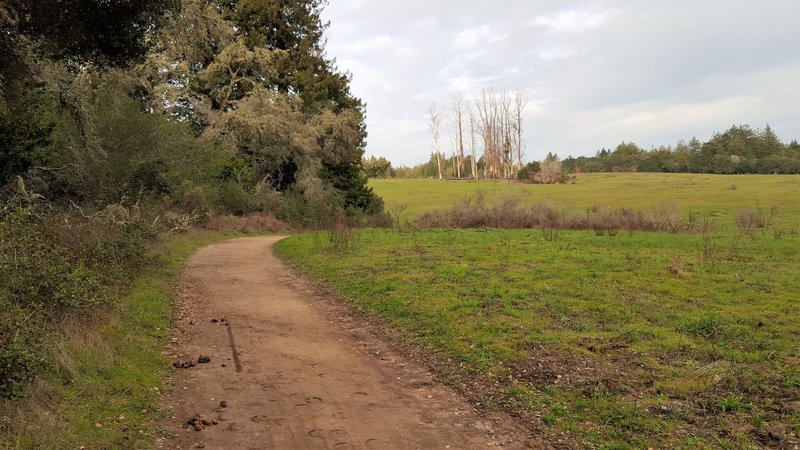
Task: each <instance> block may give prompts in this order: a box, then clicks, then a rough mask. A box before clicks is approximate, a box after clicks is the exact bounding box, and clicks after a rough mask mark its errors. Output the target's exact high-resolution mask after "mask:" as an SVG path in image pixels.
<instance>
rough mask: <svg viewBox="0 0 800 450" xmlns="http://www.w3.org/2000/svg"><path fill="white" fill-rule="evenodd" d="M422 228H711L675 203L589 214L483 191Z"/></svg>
mask: <svg viewBox="0 0 800 450" xmlns="http://www.w3.org/2000/svg"><path fill="white" fill-rule="evenodd" d="M417 225H418V226H420V227H422V228H537V229H571V230H595V232H597V233H598V235H601V234H603V232H606V231H607V232H609V234H610V235H611V234H612V233H613V234H616V231H617V230H628V231H660V232H670V233H678V232H700V231H708V228H710V223H709V222H703V223H698V221H697V220H696V219H695V218H694V217H691V218H687V219H684V218H683V217H682V216H681V214H680V212H679V211H678V209H677V208H675V207H674V206H657V207H654V208H651V209H649V210H644V211H639V210H634V209H629V208H619V209H607V208H601V207H597V206H595V207H592V208H590V209H589V210H588V211H587V212H586V214H581V213H578V212H577V211H567V210H558V209H554V208H552V207H550V206H548V205H545V204H542V203H537V204H528V203H524V202H522V201H520V200H519V199H518V198H507V199H504V200H501V201H500V202H497V203H492V204H490V203H488V202H486V200H485V198H484V197H483V195H482V194H480V193H479V194H478V195H476V196H475V197H474V198H467V199H465V200H464V201H461V202H459V203H457V204H456V205H455V206H453V207H452V208H451V209H449V210H445V211H437V212H431V213H426V214H423V215H422V216H420V217H419V218H418V219H417Z"/></svg>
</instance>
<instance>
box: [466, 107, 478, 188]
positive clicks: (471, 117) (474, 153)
mask: <svg viewBox="0 0 800 450" xmlns="http://www.w3.org/2000/svg"><path fill="white" fill-rule="evenodd" d="M467 111H468V112H469V148H470V150H471V151H472V161H471V162H472V164H471V166H472V178H474V179H476V180H477V179H478V150H477V148H476V145H475V112H474V110H473V109H472V107H471V106H468V107H467Z"/></svg>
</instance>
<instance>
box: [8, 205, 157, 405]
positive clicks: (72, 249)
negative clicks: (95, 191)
mask: <svg viewBox="0 0 800 450" xmlns="http://www.w3.org/2000/svg"><path fill="white" fill-rule="evenodd" d="M152 236H153V230H152V228H151V227H150V226H149V225H148V224H147V222H146V221H144V220H142V219H141V218H140V217H139V216H138V213H137V212H136V211H135V209H128V208H124V207H122V206H120V205H111V206H109V207H107V208H105V209H103V210H102V211H99V212H96V213H94V214H92V215H85V214H84V212H76V211H71V212H66V213H58V214H55V213H53V212H52V211H51V212H50V213H49V214H48V215H47V216H46V217H45V218H40V217H38V216H37V214H36V213H35V212H34V211H32V210H31V209H14V208H11V207H6V208H4V209H3V211H2V215H0V273H2V274H3V276H2V278H0V311H2V315H0V398H5V399H14V398H18V397H20V396H22V395H23V394H24V392H25V387H26V386H27V385H28V383H29V382H30V381H31V380H32V379H33V378H34V377H35V376H36V374H37V373H38V372H39V371H40V370H41V369H42V368H44V367H45V360H44V358H43V357H42V355H44V354H46V348H47V343H48V342H50V341H51V340H52V339H53V336H55V335H54V334H53V331H54V330H55V329H56V327H55V324H57V323H58V322H59V319H60V318H62V317H63V316H64V314H67V313H69V312H71V311H75V310H77V309H80V310H85V309H86V308H90V307H97V306H100V305H102V304H103V303H107V302H108V301H109V299H110V298H113V293H114V292H113V291H115V290H119V289H120V288H122V287H124V283H125V281H124V280H128V279H130V278H131V277H130V275H131V274H132V272H133V271H134V270H136V268H138V267H141V266H142V265H143V264H145V263H146V261H147V259H146V248H145V242H146V240H147V239H148V238H150V237H152Z"/></svg>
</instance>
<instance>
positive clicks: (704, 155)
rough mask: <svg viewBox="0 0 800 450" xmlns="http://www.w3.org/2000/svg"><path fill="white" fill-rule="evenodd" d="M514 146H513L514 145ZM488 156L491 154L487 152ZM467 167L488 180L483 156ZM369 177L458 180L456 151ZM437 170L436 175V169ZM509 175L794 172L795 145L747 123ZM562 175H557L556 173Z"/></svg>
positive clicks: (550, 160) (519, 167) (542, 179)
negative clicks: (702, 135)
mask: <svg viewBox="0 0 800 450" xmlns="http://www.w3.org/2000/svg"><path fill="white" fill-rule="evenodd" d="M514 148H516V147H514ZM490 154H491V152H490ZM464 160H465V161H467V165H468V166H470V165H471V164H473V163H474V164H475V166H476V167H477V173H478V175H479V177H480V178H492V177H491V176H489V174H490V173H491V169H490V165H489V163H488V162H487V161H490V159H489V160H487V158H486V153H485V152H484V153H483V154H482V155H481V156H480V157H479V158H478V159H477V160H475V159H474V157H473V156H471V155H467V156H466V157H465V158H464ZM364 164H365V168H372V169H371V170H369V169H368V170H367V175H368V176H369V177H370V178H389V177H397V178H435V177H439V174H440V173H441V174H442V177H443V178H458V171H457V170H456V169H455V168H456V167H457V164H458V155H457V154H456V153H453V154H451V155H450V156H443V155H437V153H436V152H433V153H432V154H431V157H430V159H429V160H428V161H426V162H423V163H420V164H417V165H414V166H402V167H397V168H394V167H392V165H391V162H390V161H388V160H386V158H383V157H381V158H375V157H371V159H370V160H365V162H364ZM440 167H441V168H442V169H441V172H440V171H439V168H440ZM511 168H512V169H515V170H516V172H514V176H515V177H516V178H518V179H520V180H523V181H532V182H535V183H552V182H559V180H563V179H564V178H563V176H562V175H564V174H570V173H573V174H574V173H581V172H675V173H716V174H746V173H752V174H798V173H800V144H798V142H797V140H795V139H793V140H792V141H790V142H789V143H784V142H782V141H781V140H780V139H779V138H778V136H777V135H776V133H775V131H774V130H773V129H772V128H771V127H770V126H769V125H767V126H766V127H765V128H764V129H763V130H762V129H757V128H752V127H750V126H749V125H734V126H732V127H731V128H730V129H728V130H727V131H725V132H721V133H719V132H718V133H715V134H714V135H713V136H712V137H711V138H710V139H709V140H708V141H706V142H702V141H700V140H699V139H697V138H692V139H690V140H689V141H679V142H678V143H677V144H676V145H674V146H672V145H665V146H660V147H656V148H652V149H650V150H645V149H643V148H641V147H639V146H638V145H636V144H635V143H633V142H625V141H623V142H622V143H620V144H619V145H618V146H617V147H616V148H614V149H610V150H609V149H601V150H599V151H598V152H597V153H596V154H595V155H594V156H578V157H573V156H569V157H567V158H565V159H563V160H561V158H559V157H558V155H556V154H553V153H548V155H547V156H546V157H545V158H544V159H543V160H541V161H530V162H527V163H525V164H520V163H519V161H515V165H513V166H512V167H511ZM562 172H563V173H562Z"/></svg>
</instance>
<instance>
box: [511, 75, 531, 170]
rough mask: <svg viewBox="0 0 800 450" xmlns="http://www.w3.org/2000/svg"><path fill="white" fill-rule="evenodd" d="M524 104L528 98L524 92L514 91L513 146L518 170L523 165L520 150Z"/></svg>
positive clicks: (526, 104)
mask: <svg viewBox="0 0 800 450" xmlns="http://www.w3.org/2000/svg"><path fill="white" fill-rule="evenodd" d="M526 106H528V98H527V97H525V92H523V91H516V92H514V147H515V150H516V156H517V169H518V170H519V169H521V168H522V166H523V164H522V158H523V157H524V155H523V152H522V112H523V111H524V110H525V107H526Z"/></svg>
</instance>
